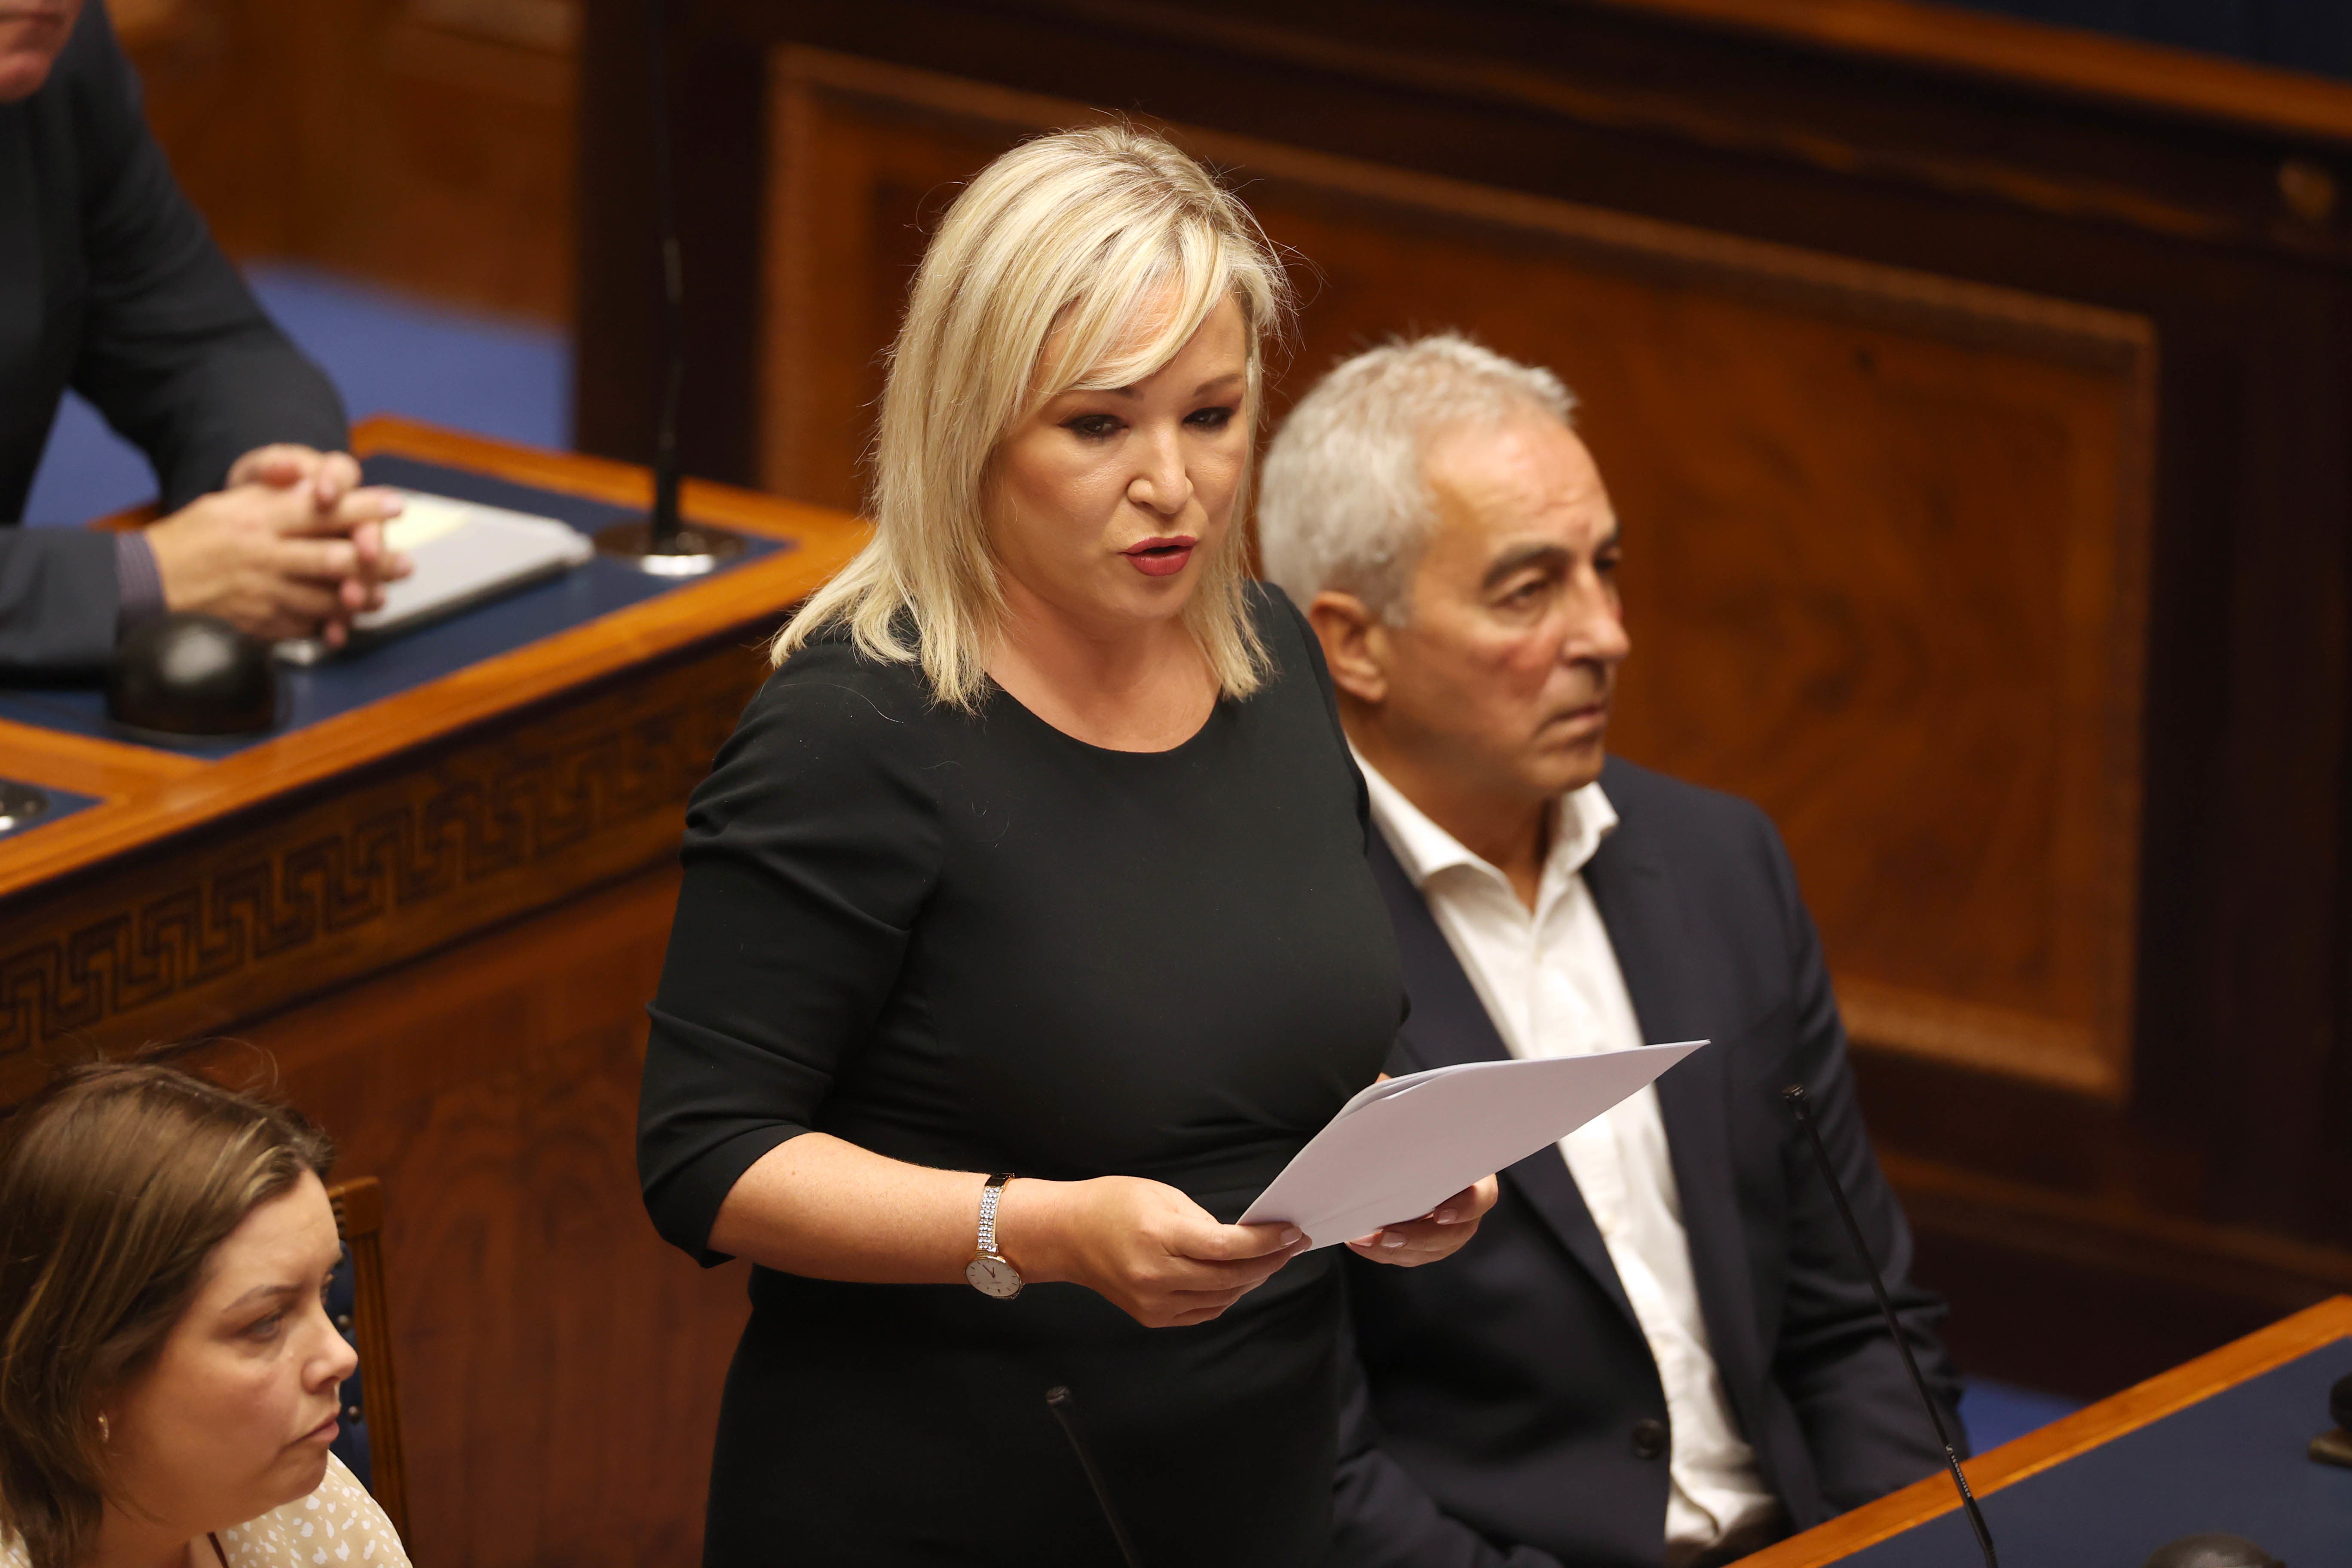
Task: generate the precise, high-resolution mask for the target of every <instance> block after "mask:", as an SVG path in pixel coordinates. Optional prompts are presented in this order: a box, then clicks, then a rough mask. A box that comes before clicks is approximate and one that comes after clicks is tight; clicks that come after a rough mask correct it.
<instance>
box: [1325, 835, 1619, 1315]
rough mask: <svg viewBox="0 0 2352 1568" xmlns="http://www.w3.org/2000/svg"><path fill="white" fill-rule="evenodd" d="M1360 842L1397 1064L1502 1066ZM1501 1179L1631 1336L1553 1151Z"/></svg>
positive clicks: (1602, 1255)
mask: <svg viewBox="0 0 2352 1568" xmlns="http://www.w3.org/2000/svg"><path fill="white" fill-rule="evenodd" d="M1368 837H1370V840H1371V844H1370V859H1371V865H1372V880H1373V881H1375V882H1376V883H1378V884H1379V885H1380V889H1381V898H1382V899H1383V900H1386V901H1387V903H1388V906H1389V916H1390V921H1391V924H1393V925H1394V926H1395V927H1396V934H1397V951H1398V955H1399V957H1400V958H1401V959H1402V962H1403V965H1404V982H1405V994H1406V995H1407V996H1409V997H1410V998H1411V999H1412V1014H1411V1016H1408V1017H1407V1018H1406V1020H1405V1023H1404V1026H1403V1027H1402V1029H1401V1030H1399V1031H1398V1035H1397V1043H1398V1047H1399V1049H1400V1050H1401V1051H1402V1054H1403V1055H1404V1056H1405V1057H1406V1058H1409V1060H1408V1062H1407V1063H1406V1064H1404V1065H1406V1066H1407V1067H1408V1068H1409V1069H1410V1070H1412V1071H1416V1072H1417V1071H1421V1070H1423V1069H1424V1068H1438V1067H1452V1066H1453V1065H1454V1064H1455V1063H1456V1062H1486V1061H1507V1060H1508V1059H1509V1058H1510V1055H1511V1053H1510V1049H1509V1047H1507V1046H1505V1045H1504V1044H1503V1037H1502V1035H1501V1034H1500V1033H1499V1032H1498V1031H1497V1030H1496V1027H1495V1021H1494V1020H1493V1019H1492V1018H1490V1017H1488V1016H1486V1004H1485V1003H1484V1002H1482V1001H1480V1000H1479V998H1478V992H1477V989H1476V987H1475V986H1473V985H1472V984H1470V976H1469V975H1468V974H1467V973H1465V972H1464V970H1463V968H1462V961H1461V960H1460V959H1459V958H1457V957H1455V956H1454V946H1453V944H1452V943H1451V942H1447V941H1446V940H1445V933H1444V931H1441V930H1439V929H1438V925H1437V920H1436V917H1435V916H1433V915H1432V914H1431V913H1430V912H1429V902H1428V900H1425V899H1423V897H1422V895H1421V889H1418V888H1416V887H1414V886H1413V885H1412V879H1410V878H1408V877H1407V876H1406V875H1405V872H1404V868H1403V867H1402V865H1400V864H1398V862H1397V858H1396V855H1395V853H1394V852H1393V851H1392V850H1391V849H1390V848H1389V844H1388V840H1387V838H1386V837H1382V835H1381V831H1380V829H1379V828H1377V827H1375V828H1373V829H1372V831H1371V832H1370V834H1369V835H1368ZM1502 1177H1503V1180H1505V1181H1507V1182H1508V1183H1510V1184H1511V1185H1512V1186H1513V1188H1514V1189H1516V1190H1517V1193H1518V1194H1519V1195H1520V1196H1521V1197H1523V1198H1525V1199H1526V1200H1527V1203H1528V1207H1529V1208H1531V1209H1533V1210H1534V1211H1535V1212H1536V1213H1537V1215H1539V1216H1540V1217H1541V1218H1542V1219H1543V1221H1544V1223H1545V1224H1546V1225H1547V1226H1550V1227H1551V1230H1552V1232H1553V1233H1554V1234H1555V1235H1557V1236H1558V1237H1559V1240H1560V1244H1561V1245H1562V1246H1564V1247H1567V1248H1568V1250H1569V1253H1570V1256H1571V1257H1573V1258H1575V1259H1576V1260H1577V1261H1578V1262H1579V1263H1580V1264H1582V1265H1583V1266H1584V1268H1585V1270H1586V1272H1588V1273H1590V1274H1591V1276H1592V1277H1593V1279H1595V1280H1596V1281H1598V1282H1599V1284H1600V1286H1601V1290H1602V1291H1603V1292H1604V1293H1605V1294H1606V1295H1607V1296H1608V1297H1609V1299H1610V1300H1612V1301H1613V1302H1615V1303H1616V1304H1617V1310H1619V1311H1621V1312H1622V1313H1624V1314H1625V1321H1627V1322H1629V1323H1632V1324H1633V1326H1634V1327H1635V1328H1636V1329H1637V1330H1638V1329H1639V1328H1640V1326H1641V1325H1640V1323H1639V1322H1638V1321H1636V1320H1635V1319H1634V1317H1633V1305H1632V1303H1630V1302H1628V1301H1627V1300H1626V1299H1625V1287H1624V1285H1623V1283H1622V1281H1621V1280H1619V1279H1618V1278H1617V1268H1616V1266H1615V1265H1614V1264H1612V1263H1611V1262H1610V1261H1609V1248H1608V1247H1607V1245H1606V1244H1605V1243H1603V1242H1602V1241H1601V1231H1600V1228H1599V1227H1598V1226H1595V1225H1594V1224H1593V1223H1592V1211H1591V1209H1589V1208H1587V1207H1585V1206H1584V1194H1581V1193H1580V1192H1578V1191H1577V1189H1576V1178H1575V1177H1574V1176H1572V1175H1570V1173H1569V1170H1568V1162H1567V1161H1566V1160H1563V1159H1561V1158H1560V1155H1559V1150H1558V1149H1557V1148H1552V1149H1545V1150H1540V1151H1538V1152H1536V1153H1534V1154H1531V1155H1529V1156H1528V1158H1526V1159H1524V1160H1522V1161H1520V1162H1519V1163H1517V1164H1516V1165H1513V1166H1512V1167H1511V1168H1510V1169H1509V1170H1507V1171H1505V1172H1503V1173H1502Z"/></svg>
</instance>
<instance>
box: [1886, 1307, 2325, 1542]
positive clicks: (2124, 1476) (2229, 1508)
mask: <svg viewBox="0 0 2352 1568" xmlns="http://www.w3.org/2000/svg"><path fill="white" fill-rule="evenodd" d="M2345 1373H2352V1340H2339V1341H2337V1342H2336V1343H2334V1344H2331V1345H2327V1346H2325V1347H2323V1348H2321V1349H2319V1350H2315V1351H2313V1352H2311V1353H2310V1354H2308V1355H2305V1356H2304V1357H2302V1358H2301V1359H2300V1360H2297V1361H2292V1362H2289V1363H2287V1364H2286V1365H2284V1366H2283V1367H2280V1368H2278V1369H2277V1370H2275V1371H2273V1372H2269V1373H2264V1374H2263V1375H2262V1376H2260V1377H2257V1378H2253V1379H2251V1380H2250V1381H2248V1382H2245V1383H2242V1384H2239V1385H2238V1386H2236V1387H2235V1388H2231V1389H2229V1390H2226V1391H2225V1392H2223V1393H2221V1394H2215V1395H2213V1396H2212V1397H2211V1398H2210V1399H2206V1400H2202V1401H2200V1402H2199V1403H2198V1404H2195V1405H2190V1406H2189V1407H2188V1408H2187V1409H2185V1410H2180V1411H2177V1412H2175V1413H2174V1414H2172V1415H2168V1416H2166V1417H2165V1418H2164V1419H2163V1420H2161V1421H2158V1422H2154V1423H2152V1424H2151V1425H2149V1426H2143V1427H2141V1428H2140V1429H2139V1430H2137V1431H2136V1432H2127V1433H2126V1434H2125V1435H2124V1436H2120V1437H2117V1438H2116V1439H2115V1440H2113V1441H2112V1442H2108V1443H2104V1444H2102V1445H2100V1446H2099V1447H2096V1448H2093V1449H2091V1450H2090V1451H2089V1452H2088V1453H2085V1454H2082V1455H2080V1456H2078V1457H2076V1458H2072V1459H2069V1460H2067V1461H2066V1462H2065V1463H2064V1464H2062V1465H2060V1466H2058V1467H2056V1468H2053V1469H2049V1470H2044V1471H2043V1472H2042V1474H2040V1475H2038V1476H2034V1477H2032V1478H2030V1479H2026V1480H2022V1481H2020V1482H2018V1483H2017V1484H2016V1485H2014V1486H2011V1487H2007V1488H2004V1489H2002V1490H2000V1491H1998V1492H1995V1493H1994V1494H1993V1495H1992V1496H1990V1497H1989V1498H1986V1499H1984V1500H1983V1503H1984V1514H1985V1522H1986V1524H1988V1525H1989V1526H1990V1527H1991V1530H1992V1539H1993V1544H1994V1545H1995V1546H1996V1547H1998V1548H1999V1549H2000V1561H2001V1568H2141V1564H2143V1563H2146V1562H2147V1557H2148V1553H2150V1552H2154V1551H2155V1550H2156V1549H2157V1548H2158V1547H2159V1546H2161V1545H2163V1544H2164V1543H2165V1542H2168V1541H2171V1540H2173V1539H2175V1538H2177V1537H2179V1536H2183V1535H2196V1534H2200V1533H2203V1532H2206V1531H2228V1532H2229V1533H2231V1534H2233V1535H2242V1536H2244V1537H2246V1539H2248V1540H2250V1541H2253V1542H2259V1543H2261V1544H2262V1545H2263V1547H2265V1548H2267V1549H2268V1550H2269V1552H2270V1553H2271V1555H2272V1556H2273V1557H2276V1558H2278V1559H2279V1560H2280V1561H2281V1562H2283V1563H2286V1564H2287V1568H2337V1565H2339V1564H2344V1563H2352V1470H2347V1469H2340V1468H2336V1467H2335V1466H2332V1465H2317V1464H2314V1463H2312V1462H2311V1460H2310V1459H2308V1458H2305V1452H2304V1451H2305V1448H2306V1447H2308V1446H2309V1444H2310V1442H2311V1439H2312V1438H2313V1437H2314V1436H2317V1435H2318V1433H2319V1432H2320V1431H2322V1430H2323V1429H2324V1428H2326V1426H2327V1425H2328V1421H2327V1390H2328V1387H2329V1385H2330V1384H2333V1383H2335V1381H2336V1379H2337V1378H2339V1377H2342V1376H2343V1375H2344V1374H2345ZM1842 1562H1843V1563H1844V1564H1848V1565H1850V1568H1978V1565H1979V1564H1980V1563H1982V1562H1983V1558H1982V1556H1981V1555H1980V1554H1979V1552H1978V1551H1977V1546H1976V1540H1975V1538H1974V1536H1973V1535H1971V1534H1970V1532H1969V1522H1968V1520H1967V1518H1966V1517H1965V1516H1964V1515H1962V1514H1961V1513H1959V1512H1958V1511H1957V1510H1955V1511H1953V1512H1951V1513H1948V1514H1945V1515H1944V1516H1943V1517H1941V1518H1939V1519H1935V1520H1930V1521H1928V1522H1927V1523H1926V1524H1923V1525H1920V1526H1918V1527H1917V1528H1916V1529H1914V1530H1910V1531H1905V1532H1904V1533H1903V1534H1901V1535H1898V1536H1896V1537H1895V1538H1894V1539H1893V1540H1891V1541H1883V1542H1879V1543H1878V1544H1877V1545H1876V1546H1873V1547H1869V1548H1867V1549H1865V1550H1864V1551H1862V1552H1856V1553H1854V1554H1853V1556H1851V1557H1848V1558H1844V1559H1843V1560H1842Z"/></svg>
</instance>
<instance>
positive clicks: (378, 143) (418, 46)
mask: <svg viewBox="0 0 2352 1568" xmlns="http://www.w3.org/2000/svg"><path fill="white" fill-rule="evenodd" d="M114 9H115V12H116V16H117V22H118V25H119V27H120V30H121V35H122V38H123V43H124V46H125V47H126V49H127V50H128V51H129V53H130V54H131V58H132V61H133V63H134V64H135V65H137V66H138V68H139V69H140V71H141V74H142V77H143V78H144V79H145V82H146V87H147V108H148V118H149V121H150V122H151V124H152V126H153V127H154V130H155V133H156V137H157V140H158V141H160V142H162V144H163V150H164V152H165V153H167V154H168V155H169V156H170V157H171V159H172V163H173V169H174V171H175V172H176V173H177V174H178V175H179V178H180V182H181V184H182V185H183V186H184V188H185V189H186V190H187V192H188V194H189V195H190V197H191V198H192V199H193V200H194V202H195V204H196V205H197V208H198V209H199V210H200V211H202V212H203V213H204V214H205V217H206V218H207V219H209V220H210V222H211V223H212V226H213V228H214V231H215V234H216V235H217V237H219V239H220V241H221V243H222V244H223V246H224V247H226V248H227V249H228V251H229V252H230V254H232V255H234V256H236V257H239V258H299V259H301V260H305V261H310V262H315V263H318V264H320V265H322V266H326V267H331V268H334V269H335V270H337V271H339V272H342V273H346V274H349V275H351V276H353V277H358V278H364V279H371V280H373V281H375V282H378V283H383V284H388V285H391V286H393V287H394V288H396V289H404V290H408V291H411V292H414V293H417V294H422V295H426V296H430V297H432V298H436V299H438V300H446V301H450V302H455V303H460V304H466V305H471V306H476V307H480V308H483V309H488V310H497V311H501V312H510V313H514V314H519V315H523V316H529V317H534V318H537V319H540V320H542V321H563V320H565V319H566V318H567V317H568V315H569V313H570V311H571V309H572V266H571V258H572V235H573V222H572V205H573V197H572V187H573V162H574V139H573V134H572V122H573V119H574V116H575V113H576V110H577V82H578V75H579V72H578V48H577V34H578V21H579V13H578V8H577V6H576V5H575V4H573V0H304V3H303V4H302V5H284V4H282V3H280V0H142V3H141V4H138V5H132V6H131V7H128V8H126V7H124V6H121V5H117V6H116V7H115V8H114ZM360 412H362V413H365V412H369V411H368V410H361V411H360Z"/></svg>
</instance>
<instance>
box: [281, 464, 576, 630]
mask: <svg viewBox="0 0 2352 1568" xmlns="http://www.w3.org/2000/svg"><path fill="white" fill-rule="evenodd" d="M399 495H400V499H401V501H402V503H403V505H404V508H405V510H404V511H402V513H401V514H400V516H398V517H396V518H394V520H393V521H392V522H391V524H390V525H389V526H388V527H387V528H386V529H385V531H384V534H385V542H387V543H388V544H390V545H391V547H392V548H393V549H394V550H397V551H400V552H402V553H404V554H405V555H406V556H407V557H408V558H409V560H410V561H411V562H412V563H415V571H413V572H412V573H410V574H409V575H407V576H405V577H404V578H402V579H401V580H400V581H399V582H397V583H387V584H384V590H383V605H382V607H380V608H378V609H373V610H370V611H369V612H368V613H367V614H365V615H363V616H354V617H353V618H352V638H351V643H350V645H349V646H350V647H353V648H357V647H366V646H367V645H368V644H370V643H373V642H381V641H383V639H384V638H386V637H397V636H398V635H400V634H401V633H402V632H405V631H413V630H415V628H416V627H418V626H424V625H426V624H427V623H429V622H432V621H437V620H439V619H440V618H441V617H443V616H450V615H455V614H457V612H458V611H459V610H464V609H468V608H471V607H472V606H473V605H478V604H480V603H482V602H483V601H484V600H486V599H492V598H496V597H497V596H498V595H500V594H504V593H508V592H509V591H511V590H513V589H516V588H520V587H522V586H524V585H525V584H530V583H536V582H538V581H539V580H540V579H541V578H543V577H551V576H553V575H554V574H557V573H559V572H566V571H569V570H571V569H572V567H574V566H578V565H581V564H583V563H585V562H587V561H588V560H589V559H590V558H591V557H592V556H593V555H594V554H595V553H596V547H595V546H594V545H593V544H592V543H590V542H588V538H587V536H586V535H585V534H583V533H582V532H581V531H579V530H578V529H576V528H573V527H572V525H571V524H569V523H563V522H558V521H555V520H554V519H553V518H551V517H533V516H531V515H530V513H528V512H520V511H509V510H506V509H505V508H504V507H495V506H484V505H481V504H480V503H478V502H476V501H460V500H449V499H448V498H447V497H446V496H433V495H425V494H424V493H423V492H421V491H417V490H402V491H400V492H399ZM333 655H334V650H333V649H331V648H330V647H327V645H326V644H325V643H324V642H322V641H320V639H318V638H316V637H295V638H290V639H289V640H288V641H285V642H281V643H279V644H278V658H282V659H284V660H286V661H287V662H288V663H289V664H317V663H319V662H320V660H322V659H326V658H332V657H333Z"/></svg>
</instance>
